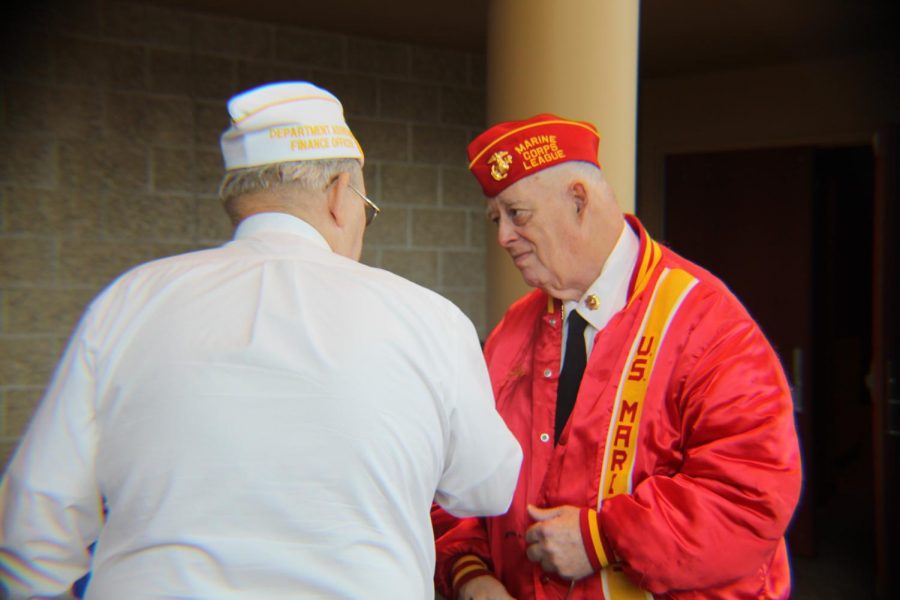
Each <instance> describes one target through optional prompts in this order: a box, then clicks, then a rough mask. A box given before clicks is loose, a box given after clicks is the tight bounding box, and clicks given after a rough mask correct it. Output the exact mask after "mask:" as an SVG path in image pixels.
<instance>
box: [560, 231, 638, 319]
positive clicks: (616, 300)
mask: <svg viewBox="0 0 900 600" xmlns="http://www.w3.org/2000/svg"><path fill="white" fill-rule="evenodd" d="M639 250H640V239H639V238H638V236H637V234H635V233H634V231H633V230H632V229H631V227H629V226H628V223H624V222H623V223H622V232H621V233H620V234H619V239H618V240H616V245H615V246H614V247H613V250H612V252H611V253H610V255H609V257H608V258H607V259H606V263H605V264H604V265H603V270H602V271H600V276H599V277H597V279H595V280H594V283H592V284H591V286H590V287H589V288H588V289H587V291H586V292H585V293H584V295H583V296H582V297H581V299H580V300H578V302H575V301H574V300H569V301H567V302H565V303H564V304H563V308H564V310H565V314H566V315H568V314H569V313H570V312H571V311H573V310H578V313H579V314H580V315H581V316H582V317H584V320H585V321H587V322H588V324H589V325H590V326H591V327H593V328H594V329H596V330H598V331H599V330H601V329H603V328H604V327H606V324H607V323H609V320H610V319H611V318H612V317H613V315H614V314H616V313H617V312H619V311H620V310H622V309H623V308H625V304H626V302H627V301H628V283H629V281H630V279H631V273H632V271H634V267H635V265H636V264H637V259H638V251H639ZM592 296H595V297H596V299H597V300H599V305H598V306H597V308H595V309H593V310H591V309H590V308H589V306H590V305H591V302H590V300H591V297H592Z"/></svg>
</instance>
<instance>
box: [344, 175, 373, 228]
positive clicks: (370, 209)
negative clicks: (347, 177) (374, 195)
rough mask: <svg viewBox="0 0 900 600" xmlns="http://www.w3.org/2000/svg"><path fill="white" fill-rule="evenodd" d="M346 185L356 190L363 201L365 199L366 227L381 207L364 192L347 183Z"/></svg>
mask: <svg viewBox="0 0 900 600" xmlns="http://www.w3.org/2000/svg"><path fill="white" fill-rule="evenodd" d="M347 187H349V188H350V189H351V190H353V191H354V192H356V195H357V196H359V197H360V198H362V199H363V201H365V203H366V227H368V226H369V225H371V224H372V221H374V220H375V217H377V216H378V213H380V212H381V209H380V208H378V205H377V204H375V203H374V202H372V201H371V200H369V198H368V197H367V196H366V195H365V194H363V193H362V192H360V191H359V190H358V189H356V188H355V187H353V186H352V185H350V184H349V183H348V184H347Z"/></svg>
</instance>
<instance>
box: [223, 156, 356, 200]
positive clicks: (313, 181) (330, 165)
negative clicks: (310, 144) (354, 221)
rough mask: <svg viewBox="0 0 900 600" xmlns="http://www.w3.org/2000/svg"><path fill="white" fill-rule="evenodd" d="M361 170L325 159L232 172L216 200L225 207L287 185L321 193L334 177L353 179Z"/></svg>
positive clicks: (353, 163)
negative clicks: (218, 199) (245, 197)
mask: <svg viewBox="0 0 900 600" xmlns="http://www.w3.org/2000/svg"><path fill="white" fill-rule="evenodd" d="M360 168H361V167H360V164H359V161H358V160H357V159H355V158H327V159H322V160H301V161H297V162H284V163H275V164H268V165H260V166H258V167H247V168H244V169H235V170H233V171H227V172H226V173H225V176H224V177H223V178H222V183H221V184H219V198H220V199H221V200H222V202H224V203H226V204H228V203H231V202H232V201H234V200H235V199H237V198H240V197H241V196H245V195H248V194H254V193H257V192H262V191H267V190H273V189H276V188H278V187H281V186H288V185H291V186H297V187H299V188H301V189H303V190H305V191H315V190H324V189H325V187H326V186H327V185H328V184H329V183H331V180H332V179H333V178H334V177H335V176H337V175H339V174H341V173H350V175H351V177H355V176H356V175H355V174H356V173H357V172H358V171H359V170H360Z"/></svg>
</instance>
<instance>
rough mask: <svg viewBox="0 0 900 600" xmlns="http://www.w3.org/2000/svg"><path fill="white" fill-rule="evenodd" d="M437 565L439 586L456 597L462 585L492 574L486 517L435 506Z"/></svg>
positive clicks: (436, 571)
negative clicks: (457, 514)
mask: <svg viewBox="0 0 900 600" xmlns="http://www.w3.org/2000/svg"><path fill="white" fill-rule="evenodd" d="M431 522H432V525H433V527H434V537H435V548H436V550H437V564H436V565H435V572H434V584H435V589H436V590H437V591H438V592H439V593H440V594H441V595H442V596H444V597H445V598H448V599H451V600H455V598H456V594H457V593H458V591H459V588H460V587H461V586H462V585H463V584H464V583H465V582H466V581H468V580H470V579H473V578H474V577H477V576H479V575H485V574H489V573H492V570H491V561H490V546H489V545H488V539H487V532H486V530H485V527H484V522H483V520H482V519H477V518H473V517H470V518H466V519H459V518H457V517H454V516H453V515H451V514H449V513H448V512H447V511H446V510H444V509H443V508H441V507H440V506H439V505H437V504H434V505H433V506H432V509H431Z"/></svg>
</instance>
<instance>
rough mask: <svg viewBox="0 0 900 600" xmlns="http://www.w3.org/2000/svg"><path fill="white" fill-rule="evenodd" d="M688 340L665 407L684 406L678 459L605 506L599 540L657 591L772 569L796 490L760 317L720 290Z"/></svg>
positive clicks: (789, 421)
mask: <svg viewBox="0 0 900 600" xmlns="http://www.w3.org/2000/svg"><path fill="white" fill-rule="evenodd" d="M704 328H705V329H706V330H705V331H704ZM680 343H681V344H682V345H683V347H682V348H680V349H679V352H680V356H681V357H682V358H680V359H679V360H680V361H681V363H683V364H682V365H680V366H679V367H676V369H675V371H673V378H672V380H671V381H670V383H669V389H668V391H667V403H666V406H667V410H676V411H678V412H679V413H680V421H681V437H680V439H681V448H679V449H678V450H680V452H681V454H682V460H683V463H682V466H681V468H680V469H679V470H678V472H676V473H672V474H657V475H654V476H651V477H649V478H647V479H645V480H643V481H641V482H640V483H639V484H637V485H636V486H635V488H634V491H633V493H632V494H630V495H626V494H622V495H619V496H615V497H613V498H609V499H607V500H605V501H604V502H603V504H602V509H601V511H600V513H599V532H600V536H601V538H602V541H603V545H604V546H605V547H606V548H608V549H610V550H611V551H612V552H613V553H614V555H615V557H616V558H617V559H618V560H621V561H622V562H623V563H624V564H623V568H624V569H625V572H626V573H627V574H628V575H629V577H630V578H631V579H632V580H633V581H635V582H636V583H638V584H639V585H640V587H642V588H643V589H646V590H649V591H651V592H653V593H665V592H667V591H669V590H675V589H703V588H707V587H710V586H716V585H721V584H725V583H727V582H729V581H731V580H734V579H737V578H740V577H743V576H747V575H749V574H751V573H753V572H754V571H756V570H759V569H760V568H761V567H763V568H764V565H766V564H768V561H769V560H770V559H771V556H772V554H773V552H774V551H775V549H776V546H777V545H778V544H779V543H780V541H781V538H782V536H783V535H784V532H785V529H786V528H787V525H788V523H789V521H790V518H791V515H792V513H793V511H794V508H795V506H796V504H797V500H798V498H799V494H800V483H801V473H800V453H799V448H798V443H797V435H796V432H795V429H794V420H793V410H792V402H791V397H790V392H789V388H788V385H787V382H786V380H785V377H784V373H783V371H782V368H781V365H780V363H779V360H778V358H777V356H776V355H775V353H774V351H773V350H772V348H771V346H770V345H769V343H768V341H767V340H766V339H765V337H764V336H763V334H762V332H761V331H760V330H759V328H758V327H757V326H756V324H755V323H754V322H753V321H752V320H751V319H750V317H749V316H747V315H746V313H745V312H744V311H743V310H742V309H741V308H740V307H739V306H734V305H733V304H732V303H730V302H728V301H727V300H724V299H723V300H720V301H719V302H718V303H717V304H715V305H713V308H712V309H711V310H710V311H708V312H707V313H706V316H705V317H704V318H703V319H702V320H701V322H700V324H699V325H697V326H696V328H695V329H694V330H693V332H692V333H691V334H690V335H689V336H688V337H687V338H686V341H681V342H680ZM676 422H677V421H676Z"/></svg>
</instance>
